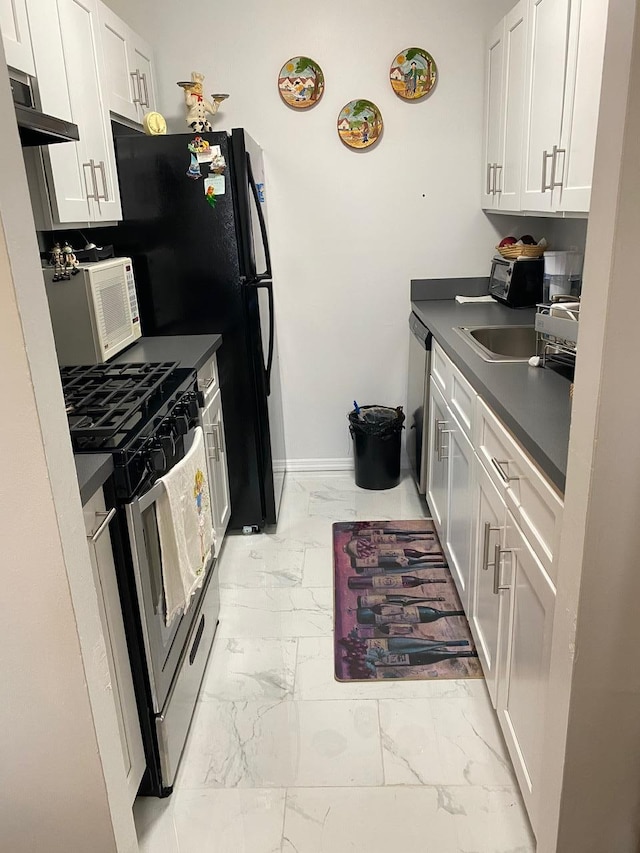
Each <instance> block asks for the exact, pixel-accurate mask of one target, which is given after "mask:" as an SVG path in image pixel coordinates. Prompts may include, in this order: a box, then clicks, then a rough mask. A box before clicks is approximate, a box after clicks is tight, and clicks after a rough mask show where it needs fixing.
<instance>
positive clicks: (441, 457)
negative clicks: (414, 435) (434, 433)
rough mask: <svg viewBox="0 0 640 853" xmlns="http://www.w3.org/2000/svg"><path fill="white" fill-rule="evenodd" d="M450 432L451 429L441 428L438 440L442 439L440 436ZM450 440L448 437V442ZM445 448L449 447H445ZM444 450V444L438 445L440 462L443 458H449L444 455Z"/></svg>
mask: <svg viewBox="0 0 640 853" xmlns="http://www.w3.org/2000/svg"><path fill="white" fill-rule="evenodd" d="M452 432H453V430H452V429H441V430H440V441H442V436H443V435H451V433H452ZM450 441H451V439H449V442H450ZM447 449H449V448H447ZM444 451H445V446H444V444H443V445H442V446H441V447H440V461H441V462H444V460H445V459H448V458H449V456H448V455H447V456H445V455H444Z"/></svg>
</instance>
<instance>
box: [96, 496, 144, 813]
mask: <svg viewBox="0 0 640 853" xmlns="http://www.w3.org/2000/svg"><path fill="white" fill-rule="evenodd" d="M83 514H84V521H85V530H86V533H87V541H88V543H89V556H90V558H91V568H92V570H93V579H94V583H95V588H96V595H97V599H98V609H99V612H100V620H101V622H102V632H103V634H104V640H105V649H106V666H107V668H108V673H107V674H106V675H107V678H108V683H109V686H110V692H111V694H112V696H113V701H114V704H115V710H116V717H117V720H118V729H119V732H120V745H121V747H122V764H123V777H122V784H123V785H125V786H126V788H127V791H128V795H129V799H130V801H131V804H132V805H133V801H134V800H135V797H136V794H137V793H138V788H139V787H140V781H141V780H142V775H143V773H144V771H145V768H146V761H145V757H144V748H143V746H142V735H141V733H140V721H139V718H138V707H137V705H136V698H135V693H134V689H133V679H132V676H131V665H130V663H129V652H128V650H127V639H126V636H125V632H124V622H123V620H122V607H121V605H120V595H119V593H118V581H117V578H116V568H115V564H114V561H113V551H112V548H111V538H110V535H109V520H110V513H109V512H107V511H106V509H105V503H104V494H103V492H102V489H98V491H97V492H96V493H95V495H94V496H93V497H92V498H91V499H90V500H89V501H88V502H87V503H86V504H85V505H84V507H83Z"/></svg>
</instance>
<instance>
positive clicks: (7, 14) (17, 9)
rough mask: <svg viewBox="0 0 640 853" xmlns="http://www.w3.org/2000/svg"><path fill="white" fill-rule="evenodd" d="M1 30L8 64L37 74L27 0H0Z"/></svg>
mask: <svg viewBox="0 0 640 853" xmlns="http://www.w3.org/2000/svg"><path fill="white" fill-rule="evenodd" d="M0 30H2V43H3V45H4V55H5V59H6V61H7V65H9V66H11V68H16V69H17V70H18V71H23V72H24V73H25V74H35V73H36V69H35V66H34V64H33V52H32V50H31V37H30V35H29V19H28V16H27V2H26V0H0Z"/></svg>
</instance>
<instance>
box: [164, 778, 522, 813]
mask: <svg viewBox="0 0 640 853" xmlns="http://www.w3.org/2000/svg"><path fill="white" fill-rule="evenodd" d="M331 788H335V789H336V790H345V789H349V790H364V791H388V790H389V789H390V788H403V789H409V790H412V791H428V790H433V791H439V790H441V789H442V788H446V789H447V790H448V791H456V792H460V793H465V792H470V791H484V792H487V793H502V794H513V795H514V796H516V797H517V798H518V799H521V794H520V789H519V788H518V787H517V786H515V785H497V784H491V783H489V784H486V783H482V784H481V783H477V784H467V785H464V784H461V783H459V782H454V783H451V782H425V784H424V785H419V784H416V783H415V782H391V783H388V782H385V783H384V784H382V785H380V784H373V785H366V784H364V783H358V784H353V783H352V782H347V783H343V784H339V783H336V782H332V783H330V784H326V785H321V784H319V783H317V782H315V783H310V784H307V785H290V784H284V785H265V784H264V783H263V784H260V785H228V786H227V785H180V786H176V787H175V788H174V794H178V795H179V794H181V793H193V792H196V791H199V792H202V793H204V792H206V791H238V792H242V791H288V792H294V791H298V790H300V791H309V790H318V791H325V790H327V789H331ZM522 809H523V812H524V806H523V805H522ZM171 810H172V812H173V811H174V810H175V806H172V807H171Z"/></svg>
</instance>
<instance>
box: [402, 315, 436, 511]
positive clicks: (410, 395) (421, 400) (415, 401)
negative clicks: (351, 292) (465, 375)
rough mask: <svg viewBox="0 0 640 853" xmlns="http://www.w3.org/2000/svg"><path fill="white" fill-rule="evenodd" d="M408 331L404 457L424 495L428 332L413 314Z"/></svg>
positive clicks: (428, 357)
mask: <svg viewBox="0 0 640 853" xmlns="http://www.w3.org/2000/svg"><path fill="white" fill-rule="evenodd" d="M409 330H410V335H409V382H408V387H407V455H408V457H409V463H410V465H411V470H412V472H413V476H414V478H415V481H416V483H417V485H418V491H419V492H420V494H421V495H424V494H426V491H427V441H428V432H429V374H430V372H431V365H430V362H431V332H430V331H429V329H427V327H426V326H425V325H424V323H422V321H421V320H420V319H419V318H418V317H417V316H416V315H415V314H414V313H413V312H412V313H411V315H410V316H409Z"/></svg>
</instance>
